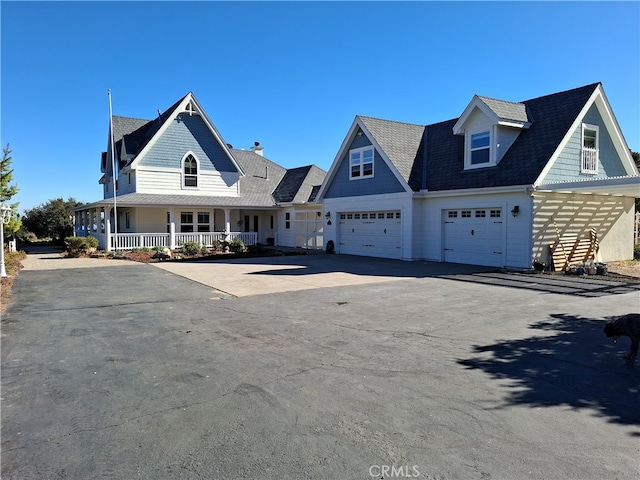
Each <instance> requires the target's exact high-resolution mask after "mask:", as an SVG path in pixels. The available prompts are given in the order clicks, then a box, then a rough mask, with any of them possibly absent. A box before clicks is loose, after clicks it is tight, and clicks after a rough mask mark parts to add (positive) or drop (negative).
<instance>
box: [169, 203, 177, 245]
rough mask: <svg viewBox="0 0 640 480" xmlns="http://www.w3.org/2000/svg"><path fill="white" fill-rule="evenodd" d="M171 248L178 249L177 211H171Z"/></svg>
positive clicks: (172, 209)
mask: <svg viewBox="0 0 640 480" xmlns="http://www.w3.org/2000/svg"><path fill="white" fill-rule="evenodd" d="M169 248H170V249H171V250H175V248H176V209H175V208H171V209H169Z"/></svg>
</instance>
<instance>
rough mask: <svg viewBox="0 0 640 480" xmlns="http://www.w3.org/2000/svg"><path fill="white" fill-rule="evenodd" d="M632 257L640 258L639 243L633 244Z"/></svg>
mask: <svg viewBox="0 0 640 480" xmlns="http://www.w3.org/2000/svg"><path fill="white" fill-rule="evenodd" d="M633 258H635V259H636V260H640V244H636V245H634V246H633Z"/></svg>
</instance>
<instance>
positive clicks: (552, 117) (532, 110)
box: [361, 83, 600, 191]
mask: <svg viewBox="0 0 640 480" xmlns="http://www.w3.org/2000/svg"><path fill="white" fill-rule="evenodd" d="M598 85H600V84H599V83H594V84H591V85H586V86H584V87H580V88H576V89H573V90H568V91H565V92H560V93H554V94H552V95H545V96H543V97H538V98H534V99H531V100H525V101H524V102H520V103H513V102H504V101H501V100H494V99H488V98H487V97H479V98H481V100H482V101H484V102H485V103H488V104H489V106H490V107H491V108H492V109H494V110H497V114H498V115H499V116H500V117H501V118H502V117H504V118H508V117H515V118H514V119H516V120H525V115H526V119H528V121H530V122H532V124H531V126H530V127H529V128H528V129H523V130H522V131H521V132H520V134H519V135H518V138H517V139H516V140H515V142H514V143H513V145H512V146H511V148H509V150H508V151H507V152H506V153H505V155H504V156H503V157H502V159H501V160H500V163H498V165H496V166H494V167H487V168H477V169H473V170H466V171H465V169H464V136H462V135H454V134H453V126H454V125H455V124H456V122H457V121H458V119H457V118H454V119H452V120H447V121H445V122H440V123H434V124H432V125H427V126H426V127H420V126H418V125H411V124H402V123H398V122H393V123H392V122H388V121H384V120H379V119H375V120H373V119H368V118H366V117H361V118H363V119H364V121H365V125H367V128H369V130H370V131H371V133H372V135H373V136H374V137H375V139H376V141H377V142H378V144H379V145H380V146H381V147H382V148H383V150H385V153H386V154H387V156H388V157H389V158H390V160H391V161H392V162H393V163H394V165H395V166H396V168H398V170H399V171H400V172H401V174H402V175H403V176H404V177H405V178H407V179H408V183H409V186H410V187H411V189H412V190H414V191H419V190H421V189H424V188H426V189H427V190H429V191H438V190H457V189H465V188H482V187H498V186H510V185H530V184H532V183H534V182H535V181H536V179H537V178H538V175H540V173H541V172H542V169H543V168H544V167H545V165H546V164H547V162H548V161H549V159H550V158H551V156H552V155H553V153H554V152H555V151H556V149H557V148H558V146H559V145H560V142H561V141H562V139H563V138H564V136H565V135H566V134H567V132H568V130H569V128H570V127H571V125H572V123H573V122H574V121H575V119H576V118H577V117H578V114H579V113H580V111H581V110H582V108H583V107H584V106H585V104H586V102H587V100H588V99H589V98H590V97H591V95H592V94H593V92H594V91H595V89H596V88H597V87H598ZM524 108H526V110H524ZM420 137H421V138H420ZM403 138H404V140H405V145H404V148H401V147H400V146H399V144H398V141H399V139H403ZM425 143H426V159H425V155H424V154H425ZM386 146H389V147H390V148H388V150H387V148H385V147H386ZM425 164H426V171H425Z"/></svg>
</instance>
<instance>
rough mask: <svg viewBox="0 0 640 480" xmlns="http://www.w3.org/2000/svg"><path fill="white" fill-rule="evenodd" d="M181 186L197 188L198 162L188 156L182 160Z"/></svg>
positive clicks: (191, 156)
mask: <svg viewBox="0 0 640 480" xmlns="http://www.w3.org/2000/svg"><path fill="white" fill-rule="evenodd" d="M182 186H183V187H187V188H194V187H197V186H198V161H197V160H196V159H195V158H194V156H193V155H191V154H189V155H187V156H186V158H185V159H184V164H183V167H182Z"/></svg>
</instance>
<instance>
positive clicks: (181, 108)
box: [131, 93, 191, 169]
mask: <svg viewBox="0 0 640 480" xmlns="http://www.w3.org/2000/svg"><path fill="white" fill-rule="evenodd" d="M190 101H191V93H188V94H187V95H186V96H185V97H184V98H183V99H182V102H181V103H180V105H178V107H177V108H176V109H175V110H174V111H173V113H172V114H171V116H170V117H169V118H167V119H166V120H165V121H164V123H163V124H162V125H160V128H159V129H158V131H157V132H156V133H155V135H154V136H153V138H152V139H151V140H149V141H148V142H147V144H146V145H145V146H144V148H143V149H142V150H141V151H140V152H139V153H138V155H137V156H136V159H135V160H134V161H133V162H131V168H134V169H135V168H138V164H139V163H140V160H141V159H142V158H144V156H145V155H146V154H147V153H148V152H149V150H150V149H151V147H152V146H153V145H154V144H155V143H156V142H157V141H158V139H159V138H160V137H161V136H162V135H163V134H164V132H165V131H166V130H167V128H169V125H171V122H173V120H174V119H175V118H176V117H177V116H178V114H179V113H181V112H182V111H184V110H185V106H186V105H187V104H188V103H189V102H190Z"/></svg>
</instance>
